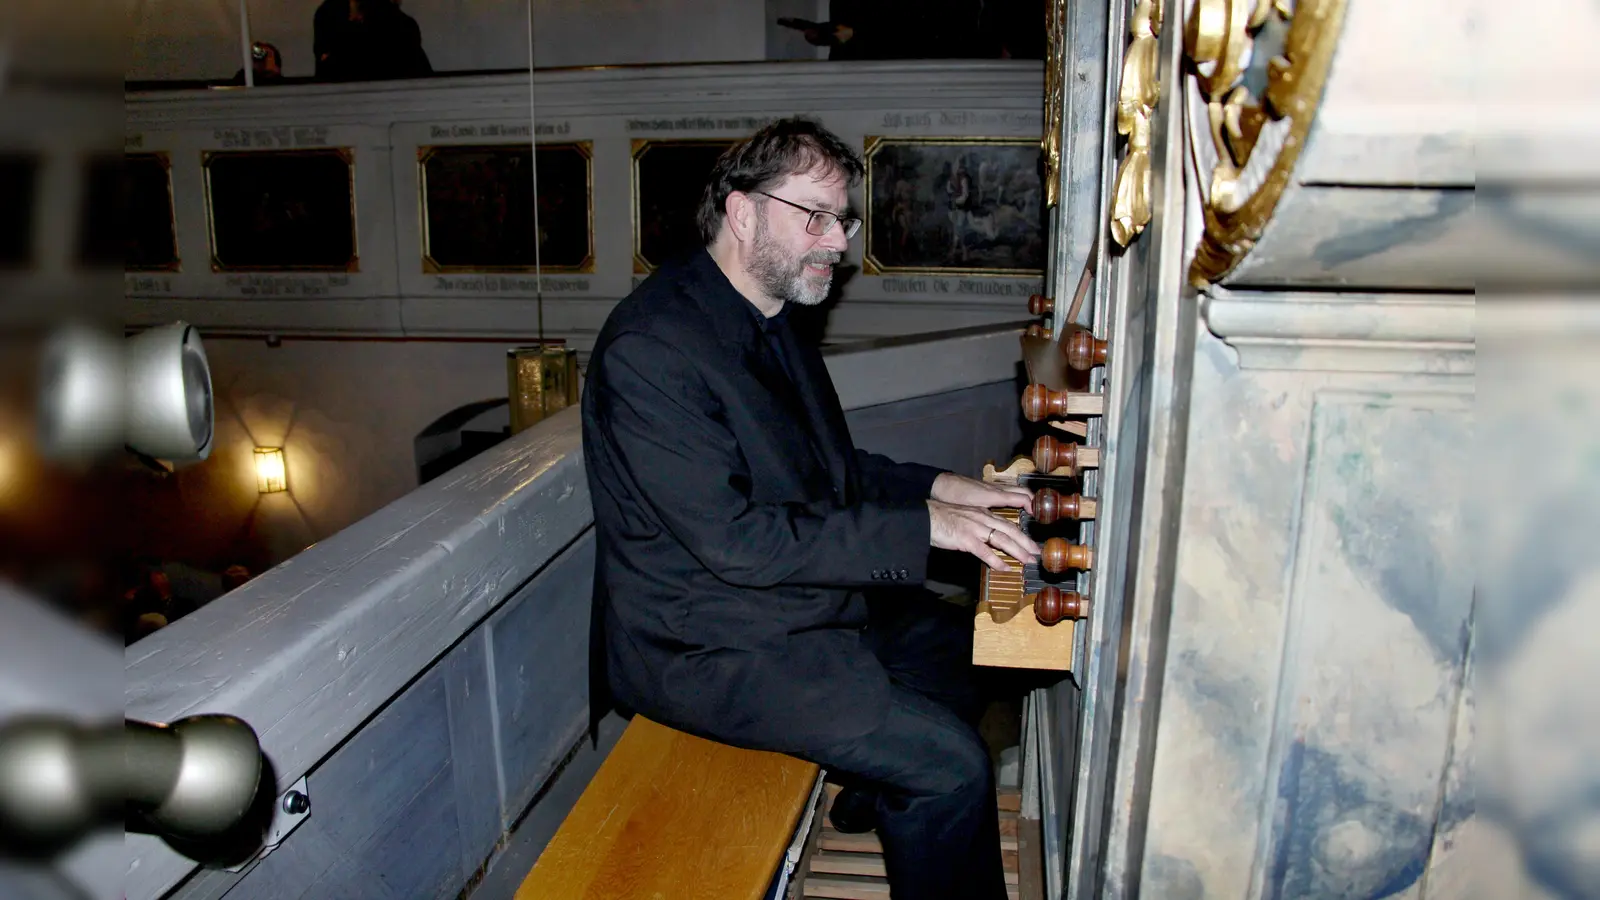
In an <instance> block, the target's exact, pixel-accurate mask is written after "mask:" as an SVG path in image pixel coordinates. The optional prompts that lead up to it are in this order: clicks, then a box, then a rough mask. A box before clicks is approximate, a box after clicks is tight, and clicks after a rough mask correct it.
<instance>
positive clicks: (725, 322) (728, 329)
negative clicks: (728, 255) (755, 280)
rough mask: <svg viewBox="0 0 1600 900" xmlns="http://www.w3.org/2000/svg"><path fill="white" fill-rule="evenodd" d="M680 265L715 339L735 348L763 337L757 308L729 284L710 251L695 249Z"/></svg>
mask: <svg viewBox="0 0 1600 900" xmlns="http://www.w3.org/2000/svg"><path fill="white" fill-rule="evenodd" d="M684 266H685V268H686V271H685V273H684V274H685V278H684V287H685V288H686V289H687V291H688V293H689V296H691V297H692V298H694V300H695V302H696V303H698V304H700V308H701V309H703V310H704V311H705V313H706V318H707V319H709V320H710V322H711V325H712V328H713V329H715V331H716V333H717V336H718V337H719V338H721V339H722V340H723V341H725V342H727V343H729V344H732V345H733V346H734V347H736V348H738V349H739V350H746V349H748V348H750V347H751V346H752V345H755V344H756V343H757V342H760V341H763V340H765V338H764V336H763V334H762V328H763V324H762V321H761V319H762V318H763V316H762V313H761V311H760V310H758V309H756V308H755V305H754V304H752V303H751V302H750V301H749V300H747V299H745V296H744V295H743V294H741V293H739V290H738V289H737V288H735V287H734V286H733V282H731V281H729V280H728V276H727V275H726V274H725V273H724V272H723V271H722V267H721V266H719V265H717V261H716V260H714V259H712V258H711V253H710V251H708V250H706V249H704V248H702V249H700V250H698V251H696V252H695V254H694V255H693V256H691V257H689V259H688V260H687V261H686V262H685V263H684ZM785 313H787V310H785ZM782 314H783V313H780V315H782Z"/></svg>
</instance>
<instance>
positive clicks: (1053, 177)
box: [1039, 0, 1067, 209]
mask: <svg viewBox="0 0 1600 900" xmlns="http://www.w3.org/2000/svg"><path fill="white" fill-rule="evenodd" d="M1066 7H1067V0H1048V2H1047V3H1046V4H1045V8H1044V29H1045V36H1046V38H1047V39H1048V41H1049V52H1048V54H1047V55H1046V58H1045V66H1044V136H1043V137H1041V138H1040V140H1039V145H1040V149H1041V150H1043V151H1044V205H1045V208H1046V209H1049V208H1051V207H1053V206H1055V205H1056V203H1057V202H1058V200H1059V199H1060V190H1061V185H1060V183H1059V182H1060V178H1061V117H1062V112H1063V104H1064V103H1065V102H1066V97H1065V96H1064V90H1065V89H1064V87H1063V86H1064V85H1065V84H1066V81H1067V72H1066V41H1067V30H1066V29H1067V26H1066V22H1067V9H1066Z"/></svg>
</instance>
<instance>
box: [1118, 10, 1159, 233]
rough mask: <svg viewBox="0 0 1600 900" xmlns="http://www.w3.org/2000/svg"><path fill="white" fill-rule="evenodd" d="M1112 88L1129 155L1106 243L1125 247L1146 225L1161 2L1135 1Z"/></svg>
mask: <svg viewBox="0 0 1600 900" xmlns="http://www.w3.org/2000/svg"><path fill="white" fill-rule="evenodd" d="M1128 33H1129V35H1130V36H1131V37H1132V38H1133V40H1132V42H1131V43H1129V44H1128V51H1127V53H1126V55H1124V56H1123V58H1122V80H1121V81H1120V83H1119V84H1118V87H1117V133H1118V134H1122V135H1127V137H1128V150H1127V153H1126V154H1125V155H1124V156H1123V157H1122V162H1121V164H1120V165H1118V166H1117V180H1116V183H1115V186H1114V187H1113V189H1112V196H1111V238H1112V240H1115V241H1116V242H1117V243H1118V244H1121V245H1122V246H1124V247H1126V246H1128V244H1129V242H1131V241H1132V240H1133V239H1134V238H1135V237H1138V235H1139V232H1141V231H1144V227H1145V226H1146V225H1148V224H1150V119H1151V117H1152V116H1153V115H1154V114H1155V107H1156V102H1157V101H1158V100H1160V99H1161V45H1160V41H1159V40H1158V38H1159V37H1160V35H1161V0H1139V4H1138V5H1137V6H1135V7H1134V9H1133V16H1132V18H1131V19H1130V20H1129V22H1128Z"/></svg>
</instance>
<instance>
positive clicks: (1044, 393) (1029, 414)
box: [1022, 384, 1067, 422]
mask: <svg viewBox="0 0 1600 900" xmlns="http://www.w3.org/2000/svg"><path fill="white" fill-rule="evenodd" d="M1066 400H1067V394H1066V392H1065V391H1052V390H1050V389H1049V388H1047V387H1045V386H1044V385H1042V384H1030V385H1028V386H1027V387H1026V388H1025V389H1023V391H1022V415H1023V417H1024V418H1026V419H1027V420H1028V421H1029V422H1042V421H1044V420H1045V419H1046V418H1048V417H1050V416H1059V415H1062V413H1060V412H1058V411H1057V410H1060V409H1063V408H1065V405H1066Z"/></svg>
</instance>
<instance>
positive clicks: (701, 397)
mask: <svg viewBox="0 0 1600 900" xmlns="http://www.w3.org/2000/svg"><path fill="white" fill-rule="evenodd" d="M587 390H591V391H594V392H596V393H595V396H594V398H593V402H594V407H593V408H594V413H595V424H596V426H597V428H598V430H599V431H600V432H601V433H600V434H598V435H596V436H595V438H596V440H595V444H596V445H597V446H598V447H601V448H604V449H603V450H602V452H603V453H606V455H608V456H611V457H612V459H610V460H606V461H605V462H606V463H609V464H612V465H614V466H615V468H616V470H617V471H618V472H619V473H620V474H621V476H622V478H623V479H625V482H626V484H625V485H619V487H626V488H627V489H628V490H629V492H630V493H634V494H636V495H637V496H636V497H635V498H634V499H636V500H638V501H639V502H642V503H643V504H644V505H645V506H647V507H648V510H649V512H650V513H651V514H653V517H654V518H656V519H657V520H658V521H659V522H661V523H662V525H663V526H664V527H665V528H666V530H667V531H669V532H670V533H671V534H672V535H673V537H675V538H676V539H677V540H678V541H679V542H680V543H681V544H682V545H683V546H684V547H685V548H687V550H688V551H689V553H691V554H693V555H694V557H695V558H696V559H697V560H698V561H699V562H700V564H701V565H704V566H705V567H706V568H707V569H708V570H709V571H711V572H712V573H713V574H715V575H716V576H717V577H718V578H720V579H722V580H723V581H726V582H728V583H729V584H734V585H739V586H742V587H771V586H774V585H779V584H803V585H813V586H826V587H858V586H859V587H867V586H876V585H883V584H884V583H885V582H893V583H898V584H917V583H921V582H922V581H923V579H924V577H925V574H926V567H927V558H928V528H929V525H928V510H927V508H926V507H925V506H924V505H923V504H921V503H917V504H915V505H906V504H880V503H862V504H858V505H854V506H836V505H834V504H833V503H831V502H816V503H758V502H755V501H754V500H753V499H752V487H753V484H752V481H751V473H750V468H749V466H748V465H747V463H746V462H745V459H744V455H743V453H742V452H741V450H740V447H739V444H738V441H737V439H736V438H735V436H734V434H733V432H732V431H731V430H730V429H729V428H728V427H727V425H726V423H725V422H724V421H723V420H722V417H721V413H720V408H721V405H720V401H719V400H718V399H717V398H716V397H715V396H713V395H712V393H711V391H710V390H709V388H708V387H707V386H706V384H705V381H704V379H703V378H701V377H700V375H699V373H698V372H697V371H696V370H695V368H694V365H693V364H692V363H691V362H690V361H689V359H688V358H687V357H686V356H685V355H684V353H683V352H682V351H681V350H680V349H679V348H677V347H674V346H671V345H669V344H668V343H666V342H665V341H662V340H658V339H656V338H654V337H651V336H646V335H640V334H626V335H622V336H620V337H618V338H617V339H616V340H615V341H613V342H612V343H611V344H610V345H609V346H608V347H607V348H606V349H605V352H604V354H603V356H602V359H601V360H600V365H599V366H598V367H597V371H596V372H594V378H593V380H592V381H590V383H589V384H588V386H587Z"/></svg>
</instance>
